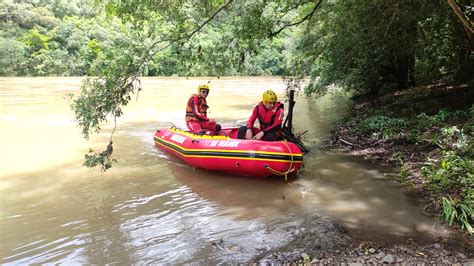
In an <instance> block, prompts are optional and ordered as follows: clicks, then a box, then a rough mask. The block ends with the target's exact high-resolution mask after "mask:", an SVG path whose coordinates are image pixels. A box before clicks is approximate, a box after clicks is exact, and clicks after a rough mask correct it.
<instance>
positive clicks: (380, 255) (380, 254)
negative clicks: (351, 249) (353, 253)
mask: <svg viewBox="0 0 474 266" xmlns="http://www.w3.org/2000/svg"><path fill="white" fill-rule="evenodd" d="M375 257H376V258H377V259H381V258H383V257H385V253H383V252H380V253H379V254H377V255H376V256H375Z"/></svg>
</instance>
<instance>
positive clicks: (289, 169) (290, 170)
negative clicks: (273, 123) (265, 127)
mask: <svg viewBox="0 0 474 266" xmlns="http://www.w3.org/2000/svg"><path fill="white" fill-rule="evenodd" d="M282 142H283V143H284V144H285V146H286V147H287V148H288V151H289V152H290V156H291V161H290V167H289V168H288V170H286V171H285V172H280V171H278V170H275V169H273V168H271V167H270V165H266V166H265V168H266V169H268V170H269V171H270V172H272V174H274V175H279V176H285V181H287V180H288V174H290V173H292V172H293V171H295V168H294V167H293V153H292V152H291V148H290V146H288V144H287V142H286V141H282Z"/></svg>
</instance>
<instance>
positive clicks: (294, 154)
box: [155, 136, 303, 156]
mask: <svg viewBox="0 0 474 266" xmlns="http://www.w3.org/2000/svg"><path fill="white" fill-rule="evenodd" d="M155 138H158V137H156V136H155ZM160 140H161V141H164V142H166V143H169V144H171V145H173V146H176V147H179V148H180V149H183V150H185V151H203V152H206V151H214V152H222V151H224V152H235V153H239V152H251V153H261V154H274V155H290V156H291V155H292V156H303V154H302V153H287V152H271V151H253V150H222V149H187V148H184V147H183V146H180V145H178V144H176V143H173V142H169V141H167V140H164V139H162V138H161V139H160ZM155 142H156V141H155Z"/></svg>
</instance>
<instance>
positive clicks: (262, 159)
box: [155, 141, 303, 163]
mask: <svg viewBox="0 0 474 266" xmlns="http://www.w3.org/2000/svg"><path fill="white" fill-rule="evenodd" d="M155 143H158V144H159V145H161V146H163V147H165V148H168V149H170V150H173V151H175V152H177V153H179V154H181V155H182V156H183V157H197V158H219V159H238V160H254V161H271V162H291V160H277V159H266V158H245V157H230V156H217V155H215V156H208V155H185V154H183V153H182V152H180V151H178V150H175V149H172V148H170V147H168V146H166V145H163V144H162V143H159V142H157V141H155ZM171 144H173V143H171ZM175 146H176V145H175ZM226 151H227V150H226ZM287 154H289V153H287ZM293 163H303V162H302V161H301V162H293Z"/></svg>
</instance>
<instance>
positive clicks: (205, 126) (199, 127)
mask: <svg viewBox="0 0 474 266" xmlns="http://www.w3.org/2000/svg"><path fill="white" fill-rule="evenodd" d="M186 126H187V127H188V129H189V131H190V132H193V133H202V132H203V131H208V130H209V131H211V133H214V132H215V131H216V122H209V121H187V122H186Z"/></svg>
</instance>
